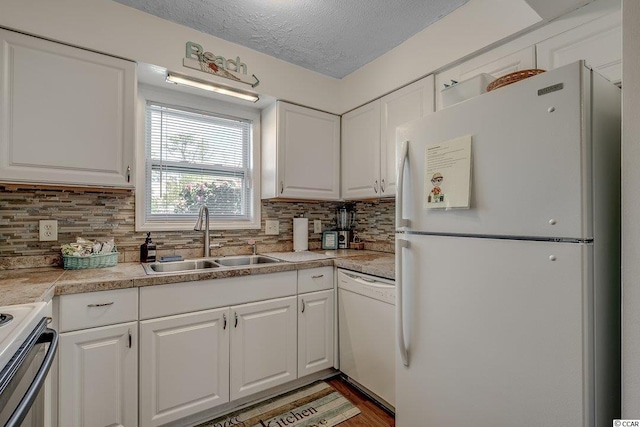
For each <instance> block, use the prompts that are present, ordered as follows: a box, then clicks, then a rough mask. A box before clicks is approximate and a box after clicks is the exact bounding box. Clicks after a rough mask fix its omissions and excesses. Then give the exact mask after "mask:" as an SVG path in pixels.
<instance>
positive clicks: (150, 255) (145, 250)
mask: <svg viewBox="0 0 640 427" xmlns="http://www.w3.org/2000/svg"><path fill="white" fill-rule="evenodd" d="M155 260H156V244H155V243H153V242H152V241H151V232H148V233H147V238H146V239H144V243H143V244H141V245H140V262H155Z"/></svg>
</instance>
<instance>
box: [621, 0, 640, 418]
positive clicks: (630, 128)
mask: <svg viewBox="0 0 640 427" xmlns="http://www.w3.org/2000/svg"><path fill="white" fill-rule="evenodd" d="M639 22H640V1H638V0H623V3H622V58H623V61H622V76H623V77H622V78H623V82H624V87H623V89H622V153H623V156H622V231H623V234H622V235H623V239H622V289H623V291H622V298H623V302H622V310H623V315H622V414H623V417H624V418H627V419H640V262H638V261H639V260H640V191H638V188H639V186H638V183H640V120H638V118H639V117H640V25H638V23H639Z"/></svg>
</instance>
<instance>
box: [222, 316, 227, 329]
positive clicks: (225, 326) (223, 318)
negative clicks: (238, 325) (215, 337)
mask: <svg viewBox="0 0 640 427" xmlns="http://www.w3.org/2000/svg"><path fill="white" fill-rule="evenodd" d="M222 321H223V323H222V330H223V331H224V330H226V329H227V313H222Z"/></svg>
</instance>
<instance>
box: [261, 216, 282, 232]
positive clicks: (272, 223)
mask: <svg viewBox="0 0 640 427" xmlns="http://www.w3.org/2000/svg"><path fill="white" fill-rule="evenodd" d="M264 234H267V235H273V236H275V235H278V234H280V222H279V221H278V220H275V219H268V220H266V221H265V225H264Z"/></svg>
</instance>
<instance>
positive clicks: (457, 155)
mask: <svg viewBox="0 0 640 427" xmlns="http://www.w3.org/2000/svg"><path fill="white" fill-rule="evenodd" d="M424 170H425V174H424V207H425V209H445V208H469V199H470V196H471V135H466V136H463V137H460V138H456V139H452V140H450V141H446V142H442V143H440V144H434V145H428V146H427V147H426V149H425V168H424Z"/></svg>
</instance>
